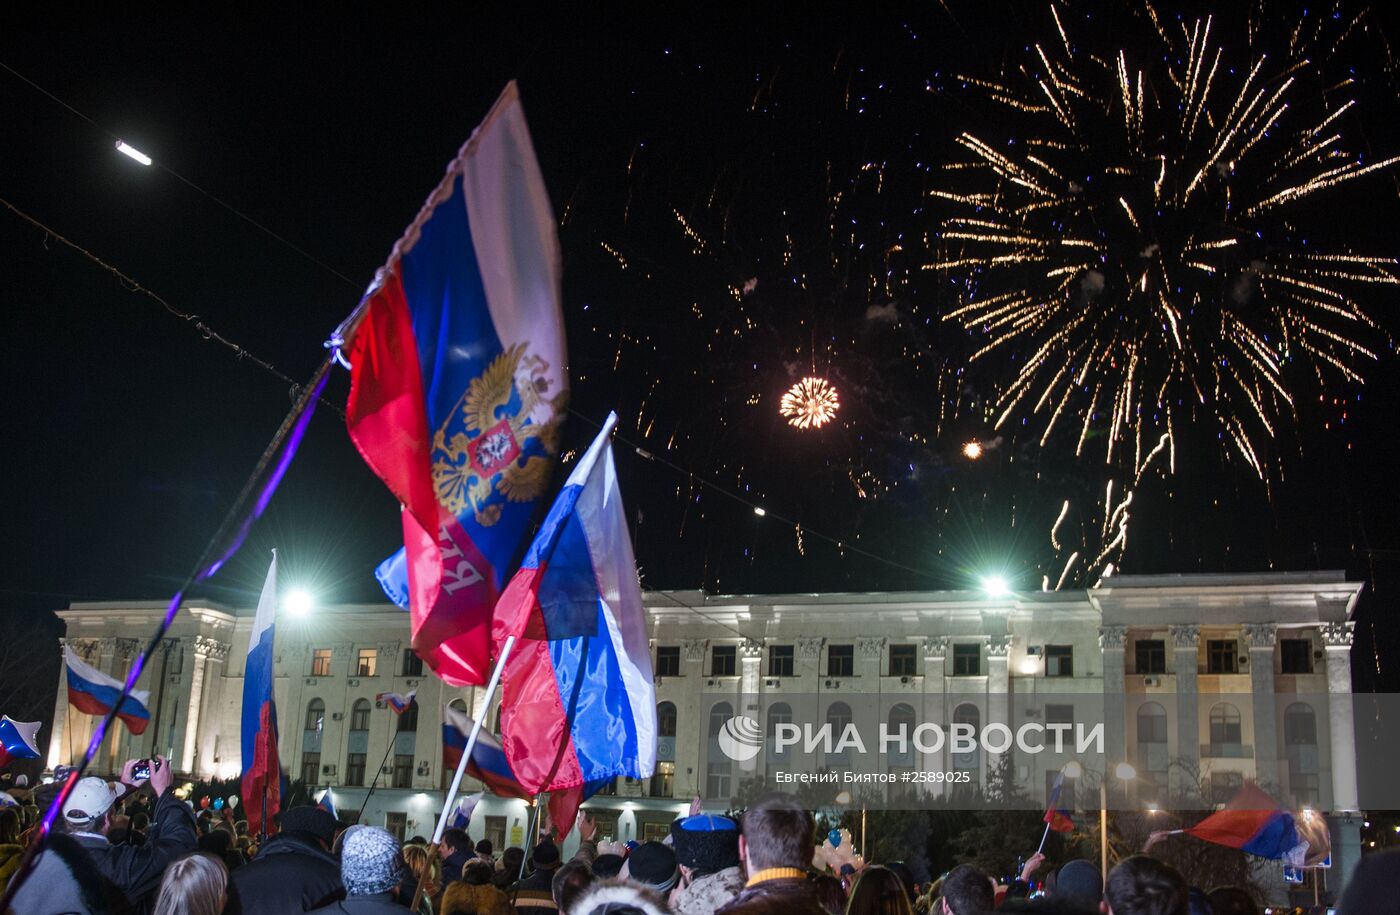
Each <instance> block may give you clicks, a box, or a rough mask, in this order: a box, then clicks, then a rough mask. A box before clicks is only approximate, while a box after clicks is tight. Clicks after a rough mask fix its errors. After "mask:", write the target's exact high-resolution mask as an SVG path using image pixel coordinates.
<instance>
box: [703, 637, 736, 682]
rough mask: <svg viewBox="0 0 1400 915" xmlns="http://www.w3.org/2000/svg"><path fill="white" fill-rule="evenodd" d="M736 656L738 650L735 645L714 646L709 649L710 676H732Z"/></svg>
mask: <svg viewBox="0 0 1400 915" xmlns="http://www.w3.org/2000/svg"><path fill="white" fill-rule="evenodd" d="M738 655H739V648H738V646H736V645H716V646H715V647H714V648H712V649H710V676H712V677H732V676H734V672H735V669H736V667H735V665H736V660H737V658H738Z"/></svg>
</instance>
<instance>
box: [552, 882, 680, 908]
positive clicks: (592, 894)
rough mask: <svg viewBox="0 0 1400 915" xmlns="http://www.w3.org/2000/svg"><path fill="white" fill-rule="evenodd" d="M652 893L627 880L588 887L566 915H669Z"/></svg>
mask: <svg viewBox="0 0 1400 915" xmlns="http://www.w3.org/2000/svg"><path fill="white" fill-rule="evenodd" d="M670 911H671V910H670V909H668V908H667V907H666V903H665V901H664V900H662V898H661V897H660V896H658V895H657V894H656V893H653V892H652V891H651V890H648V889H644V888H642V887H640V886H637V885H636V884H635V883H630V882H628V881H626V880H605V881H598V882H595V883H594V884H593V885H592V886H590V887H589V888H588V889H587V891H585V892H584V893H583V895H582V896H580V897H579V898H578V901H576V902H575V903H574V906H573V908H571V909H569V910H568V911H567V912H566V913H565V915H670Z"/></svg>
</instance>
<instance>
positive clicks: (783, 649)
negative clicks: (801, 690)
mask: <svg viewBox="0 0 1400 915" xmlns="http://www.w3.org/2000/svg"><path fill="white" fill-rule="evenodd" d="M768 676H770V677H791V676H792V646H791V645H774V646H773V647H772V648H769V649H768Z"/></svg>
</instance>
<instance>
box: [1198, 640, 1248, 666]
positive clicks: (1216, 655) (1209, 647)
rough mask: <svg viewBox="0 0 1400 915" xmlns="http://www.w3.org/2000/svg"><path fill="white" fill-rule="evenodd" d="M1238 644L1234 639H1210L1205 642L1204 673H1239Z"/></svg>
mask: <svg viewBox="0 0 1400 915" xmlns="http://www.w3.org/2000/svg"><path fill="white" fill-rule="evenodd" d="M1239 670H1240V666H1239V644H1238V643H1237V642H1236V641H1235V640H1234V639H1210V640H1209V641H1207V642H1206V673H1208V674H1234V673H1239Z"/></svg>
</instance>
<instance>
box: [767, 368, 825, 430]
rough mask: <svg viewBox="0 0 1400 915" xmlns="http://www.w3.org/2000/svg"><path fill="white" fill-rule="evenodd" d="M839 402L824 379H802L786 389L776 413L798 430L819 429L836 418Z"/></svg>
mask: <svg viewBox="0 0 1400 915" xmlns="http://www.w3.org/2000/svg"><path fill="white" fill-rule="evenodd" d="M840 408H841V401H840V399H839V398H838V397H837V395H836V389H835V388H833V387H832V386H831V385H830V384H828V383H827V380H826V379H825V378H813V377H807V378H803V379H802V380H801V381H799V382H798V383H797V384H795V385H793V386H792V387H791V388H789V389H788V392H787V393H786V394H784V395H783V399H782V401H781V402H780V403H779V404H778V412H779V413H781V414H782V415H783V416H786V417H787V421H788V423H790V424H791V425H793V426H796V427H797V428H799V429H819V428H821V427H822V426H824V425H826V424H827V423H829V422H831V421H832V420H833V419H835V418H836V411H837V410H839V409H840Z"/></svg>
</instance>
